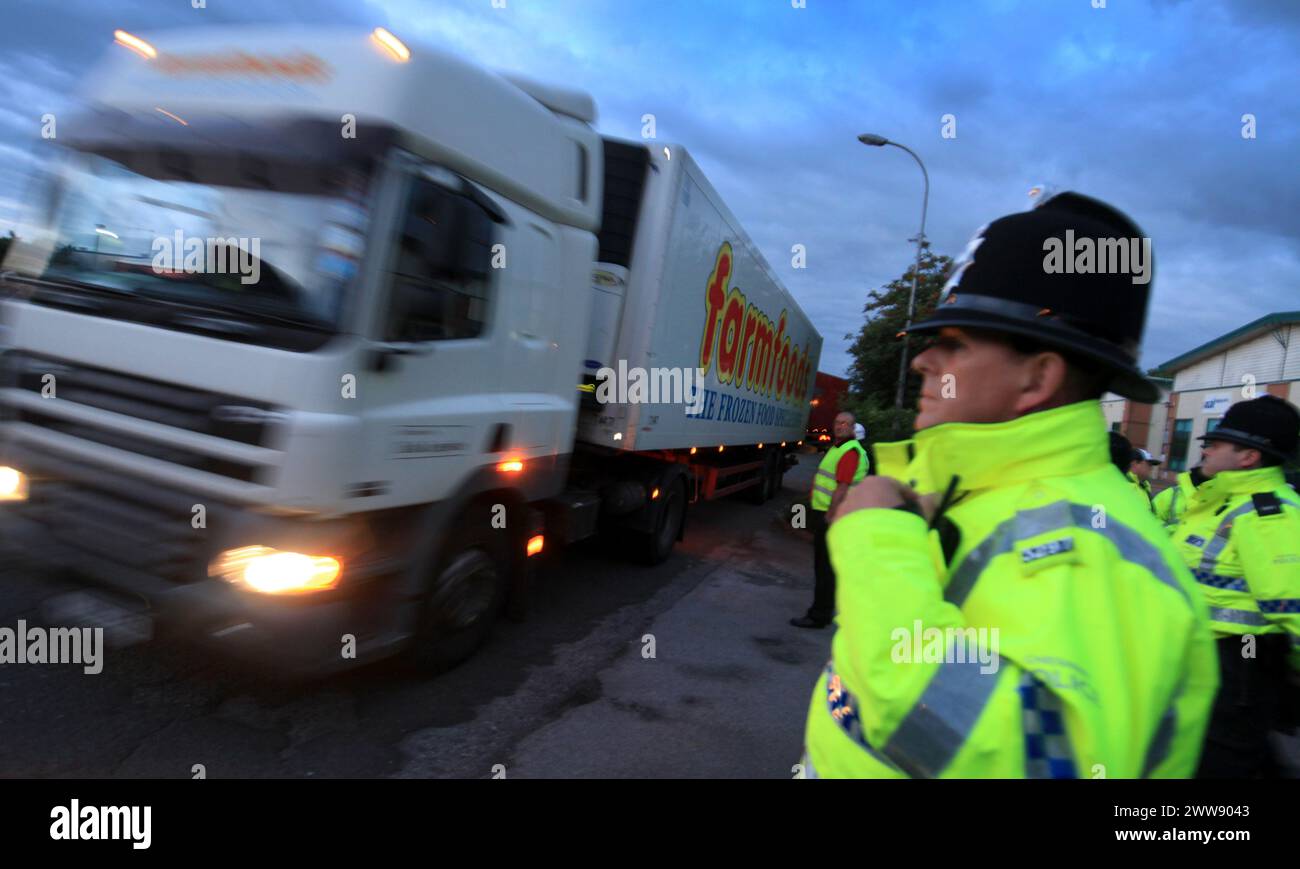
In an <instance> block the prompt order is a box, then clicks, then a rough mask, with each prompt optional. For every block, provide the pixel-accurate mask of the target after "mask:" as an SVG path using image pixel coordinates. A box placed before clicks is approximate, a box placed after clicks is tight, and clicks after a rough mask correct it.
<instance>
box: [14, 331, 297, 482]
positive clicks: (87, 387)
mask: <svg viewBox="0 0 1300 869" xmlns="http://www.w3.org/2000/svg"><path fill="white" fill-rule="evenodd" d="M4 370H5V375H6V376H5V385H6V386H8V387H10V388H11V389H18V390H20V391H22V392H25V393H29V394H31V395H32V396H34V397H40V396H41V395H42V390H43V389H44V388H45V385H46V382H47V381H48V380H49V378H48V377H47V375H53V381H52V383H53V386H54V394H55V396H56V399H54V400H58V401H67V402H70V403H72V404H76V405H81V406H84V407H90V408H96V409H98V410H105V411H110V412H112V413H116V414H121V415H123V416H127V417H131V418H132V419H137V420H143V421H146V422H151V423H157V424H159V425H164V426H168V427H170V428H174V429H178V430H183V431H188V432H195V433H197V434H202V435H208V436H210V437H213V438H220V439H222V440H226V441H231V442H234V443H239V444H248V445H251V446H262V445H264V444H265V442H266V441H268V440H269V439H270V437H271V434H272V425H271V424H270V423H268V421H267V420H268V418H274V416H275V413H274V411H273V409H272V407H271V405H268V404H266V403H263V402H257V401H249V400H247V399H244V398H240V397H237V396H232V395H225V394H222V393H216V392H208V391H204V390H199V389H192V388H189V387H183V386H176V385H173V384H169V383H164V382H162V381H160V380H153V379H150V378H145V377H136V376H134V375H130V374H124V373H122V372H117V371H109V370H107V369H103V368H96V367H93V366H89V365H81V364H79V363H74V362H67V361H64V360H61V359H55V358H52V357H48V356H42V355H38V354H34V353H26V352H12V353H9V354H7V355H6V356H5V357H4ZM6 416H7V417H8V418H9V419H13V420H16V421H18V422H24V423H28V424H30V425H33V426H37V427H39V428H41V429H44V430H47V431H51V432H58V433H60V434H64V435H69V436H71V437H76V438H79V439H81V440H85V441H89V442H92V443H97V444H102V445H104V446H109V447H114V448H116V449H120V450H125V451H127V452H131V453H135V454H137V455H142V456H147V457H149V458H152V459H157V460H159V461H164V462H168V463H169V464H174V465H180V466H182V467H187V468H193V469H194V470H199V471H205V472H207V473H210V474H216V475H219V476H222V477H227V478H230V479H234V480H240V481H243V482H247V483H254V482H261V481H260V480H259V479H258V476H259V473H260V471H261V467H259V466H257V465H254V464H249V463H245V462H239V461H231V460H229V459H226V458H220V457H216V456H209V455H205V454H203V453H200V452H197V451H195V450H192V449H189V448H188V447H186V446H179V445H176V444H167V443H163V442H160V441H158V440H155V439H152V438H147V437H141V436H139V435H135V434H128V433H124V432H121V431H117V430H109V429H105V428H102V427H100V426H98V425H95V424H93V423H91V422H87V421H84V420H71V419H67V418H65V417H64V416H61V415H58V414H54V413H45V412H42V411H41V410H39V409H34V408H32V407H23V406H19V407H10V408H6Z"/></svg>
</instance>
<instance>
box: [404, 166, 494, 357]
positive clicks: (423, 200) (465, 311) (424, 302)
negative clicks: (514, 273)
mask: <svg viewBox="0 0 1300 869" xmlns="http://www.w3.org/2000/svg"><path fill="white" fill-rule="evenodd" d="M493 225H494V224H493V222H492V218H491V217H490V216H489V215H488V213H487V212H486V211H485V210H484V209H483V207H482V206H481V205H479V204H478V203H476V202H474V201H472V200H471V199H469V198H468V197H465V196H462V195H460V194H458V193H455V192H453V191H451V190H448V189H447V188H445V187H442V186H440V185H438V184H434V183H432V182H429V181H426V180H424V179H416V180H415V181H414V182H413V184H412V188H411V194H410V199H409V200H408V203H407V208H406V213H405V214H404V215H403V217H402V220H401V221H400V223H399V232H400V238H399V243H398V251H397V258H396V263H395V265H394V267H393V271H392V272H391V278H390V282H389V309H388V317H387V320H386V325H385V329H384V340H386V341H449V340H452V339H456V338H473V337H476V336H478V335H480V334H481V333H482V332H483V327H484V325H485V324H486V322H487V315H488V301H489V300H488V292H489V288H490V286H491V274H492V269H491V248H492V229H493Z"/></svg>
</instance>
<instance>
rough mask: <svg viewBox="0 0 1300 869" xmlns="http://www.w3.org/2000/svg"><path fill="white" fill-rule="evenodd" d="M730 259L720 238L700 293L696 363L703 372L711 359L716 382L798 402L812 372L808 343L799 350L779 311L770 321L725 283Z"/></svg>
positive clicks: (804, 396) (725, 244)
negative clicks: (701, 312)
mask: <svg viewBox="0 0 1300 869" xmlns="http://www.w3.org/2000/svg"><path fill="white" fill-rule="evenodd" d="M734 261H735V259H734V257H733V255H732V251H731V243H730V242H723V244H722V247H721V248H719V249H718V257H717V260H716V261H715V262H714V265H713V274H712V275H710V276H709V283H708V288H707V290H706V291H705V294H704V307H705V321H704V336H703V338H702V339H701V340H700V363H699V367H700V369H701V370H702V371H703V372H704V373H705V374H706V375H707V374H708V373H709V371H710V370H711V369H712V367H713V366H714V364H715V363H716V364H717V366H718V381H719V382H720V383H722V384H724V385H731V386H734V387H736V388H738V389H739V388H742V387H743V388H745V389H748V390H750V391H751V392H755V393H757V394H758V395H759V396H764V397H770V398H773V399H775V400H777V401H785V402H789V403H791V404H798V403H800V402H802V401H803V400H804V399H805V398H806V397H807V394H808V385H809V384H808V381H809V378H810V377H811V376H812V373H813V371H812V362H811V360H810V359H809V357H808V350H809V348H808V346H807V345H805V346H804V347H803V349H802V350H801V349H800V348H799V347H798V346H797V345H794V344H793V343H792V342H791V340H790V336H789V335H787V334H786V331H785V329H786V312H785V311H782V312H781V316H780V317H779V318H778V319H777V321H776V323H773V322H772V318H771V317H769V316H767V314H766V313H765V312H763V311H761V310H759V308H758V306H757V305H754V304H753V303H751V302H749V301H748V300H747V299H746V298H745V294H744V293H742V292H741V291H740V289H739V288H737V287H731V286H730V283H731V270H732V264H733V263H734Z"/></svg>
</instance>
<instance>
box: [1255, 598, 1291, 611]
mask: <svg viewBox="0 0 1300 869" xmlns="http://www.w3.org/2000/svg"><path fill="white" fill-rule="evenodd" d="M1255 604H1256V606H1258V607H1259V611H1260V612H1262V613H1300V599H1298V598H1288V599H1280V600H1261V601H1256V602H1255Z"/></svg>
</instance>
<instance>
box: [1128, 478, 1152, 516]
mask: <svg viewBox="0 0 1300 869" xmlns="http://www.w3.org/2000/svg"><path fill="white" fill-rule="evenodd" d="M1124 479H1126V480H1128V481H1129V483H1130V484H1131V485H1132V486H1133V489H1134V491H1136V492H1137V493H1138V494H1139V495H1141V496H1142V500H1143V501H1145V502H1146V505H1147V509H1149V510H1151V511H1152V512H1153V513H1154V512H1155V505H1154V504H1153V503H1152V500H1151V484H1150V483H1149V482H1148V481H1146V480H1139V479H1138V477H1137V474H1135V473H1133V472H1132V471H1128V472H1127V473H1125V474H1124Z"/></svg>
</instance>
